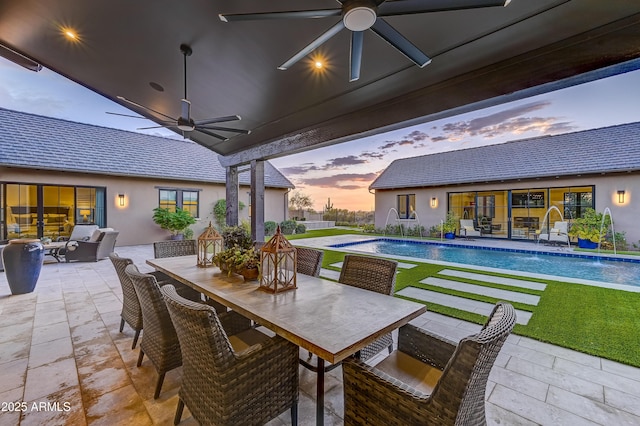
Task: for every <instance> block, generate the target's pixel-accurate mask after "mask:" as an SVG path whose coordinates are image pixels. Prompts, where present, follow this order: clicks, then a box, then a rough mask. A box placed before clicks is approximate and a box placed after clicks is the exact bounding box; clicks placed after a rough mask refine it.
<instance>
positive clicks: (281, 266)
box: [260, 226, 298, 293]
mask: <svg viewBox="0 0 640 426" xmlns="http://www.w3.org/2000/svg"><path fill="white" fill-rule="evenodd" d="M297 256H298V255H297V251H296V248H295V247H294V246H293V245H292V244H291V243H290V242H289V241H288V240H287V239H286V238H285V237H284V235H282V233H281V232H280V226H278V228H277V229H276V233H275V234H274V236H273V237H271V239H270V240H269V241H268V242H267V243H266V244H265V245H264V246H263V247H262V248H261V249H260V273H261V277H260V289H261V290H264V291H268V292H270V293H280V292H283V291H289V290H294V289H296V288H297V286H296V264H297V260H298V258H297Z"/></svg>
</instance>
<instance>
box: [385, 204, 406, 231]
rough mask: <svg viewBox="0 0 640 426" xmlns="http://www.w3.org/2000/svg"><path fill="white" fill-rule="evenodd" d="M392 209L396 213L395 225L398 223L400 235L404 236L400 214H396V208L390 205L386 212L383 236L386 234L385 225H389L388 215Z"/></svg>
mask: <svg viewBox="0 0 640 426" xmlns="http://www.w3.org/2000/svg"><path fill="white" fill-rule="evenodd" d="M392 211H393V212H395V213H396V218H395V222H396V225H399V228H400V237H401V238H404V234H403V231H402V224H401V223H400V215H399V214H398V210H396V209H395V208H394V207H391V208H390V209H389V212H388V213H387V220H386V221H385V222H384V235H385V237H386V236H387V226H388V225H389V216H390V215H391V212H392Z"/></svg>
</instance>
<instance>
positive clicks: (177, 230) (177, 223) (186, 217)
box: [153, 207, 196, 235]
mask: <svg viewBox="0 0 640 426" xmlns="http://www.w3.org/2000/svg"><path fill="white" fill-rule="evenodd" d="M153 221H154V222H155V223H156V224H158V225H160V228H162V229H166V230H168V231H171V233H172V234H173V235H177V234H181V233H182V232H183V231H184V229H186V228H187V227H188V226H189V225H193V224H194V223H196V220H195V219H194V218H193V217H192V216H191V213H189V212H188V211H186V210H183V209H177V210H176V211H174V212H172V211H170V210H169V209H165V208H162V207H156V208H155V209H153Z"/></svg>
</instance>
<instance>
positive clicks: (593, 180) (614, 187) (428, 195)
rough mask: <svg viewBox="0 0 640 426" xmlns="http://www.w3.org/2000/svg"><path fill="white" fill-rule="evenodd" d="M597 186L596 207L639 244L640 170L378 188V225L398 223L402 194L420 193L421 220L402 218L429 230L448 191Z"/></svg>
mask: <svg viewBox="0 0 640 426" xmlns="http://www.w3.org/2000/svg"><path fill="white" fill-rule="evenodd" d="M591 185H594V186H595V194H594V195H595V200H594V206H595V209H596V210H597V211H598V212H602V211H604V209H605V208H606V207H608V208H609V209H610V210H611V213H612V216H613V220H614V227H615V230H616V232H621V231H623V232H625V235H626V239H627V242H628V243H629V244H630V245H631V244H632V243H636V244H638V242H639V241H640V226H638V222H637V217H638V214H639V212H640V173H638V172H634V173H624V174H611V175H599V176H581V177H574V178H557V179H539V180H529V181H521V182H500V183H484V184H469V185H456V186H449V187H432V188H405V189H393V190H380V189H378V190H376V191H375V225H376V227H379V228H382V227H384V226H385V224H386V223H387V217H388V218H389V220H388V223H391V224H395V223H396V220H395V218H396V217H395V213H394V212H392V213H391V214H389V211H390V209H391V208H394V209H395V208H397V205H396V204H397V201H396V197H397V196H398V195H400V194H416V208H415V210H416V213H417V218H418V219H417V220H415V221H404V220H403V221H402V222H403V223H406V224H408V225H409V226H413V225H417V224H418V221H419V222H420V224H421V225H422V226H424V227H425V229H426V230H428V229H429V228H430V227H431V226H433V225H437V224H439V223H440V220H443V219H444V218H445V216H446V214H447V209H448V205H447V201H448V197H447V194H448V193H450V192H465V191H503V190H517V189H535V188H554V187H565V186H571V187H578V186H591ZM619 190H624V191H625V201H624V203H623V204H619V203H618V194H617V192H618V191H619ZM434 197H435V198H436V206H435V207H431V199H432V198H434Z"/></svg>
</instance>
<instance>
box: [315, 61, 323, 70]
mask: <svg viewBox="0 0 640 426" xmlns="http://www.w3.org/2000/svg"><path fill="white" fill-rule="evenodd" d="M314 65H315V66H316V68H318V69H320V68H322V67H324V64H323V63H322V62H321V61H316V62H315V63H314Z"/></svg>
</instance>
